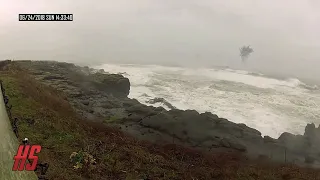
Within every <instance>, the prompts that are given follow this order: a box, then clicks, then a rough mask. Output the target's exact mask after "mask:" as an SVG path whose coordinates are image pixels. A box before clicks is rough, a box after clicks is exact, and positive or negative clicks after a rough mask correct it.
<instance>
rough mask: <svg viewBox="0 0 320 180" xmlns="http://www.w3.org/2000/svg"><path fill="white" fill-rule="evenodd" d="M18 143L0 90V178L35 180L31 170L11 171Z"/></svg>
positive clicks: (5, 179)
mask: <svg viewBox="0 0 320 180" xmlns="http://www.w3.org/2000/svg"><path fill="white" fill-rule="evenodd" d="M18 144H19V142H18V140H17V138H16V136H15V134H14V133H13V131H12V127H11V125H10V121H9V118H8V115H7V112H6V108H5V105H4V102H3V96H2V93H1V91H0V179H1V180H37V179H38V178H37V176H36V174H35V173H34V172H33V171H21V172H19V171H12V166H13V157H14V155H15V154H16V151H17V148H18Z"/></svg>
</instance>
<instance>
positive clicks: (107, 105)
mask: <svg viewBox="0 0 320 180" xmlns="http://www.w3.org/2000/svg"><path fill="white" fill-rule="evenodd" d="M15 63H17V64H19V66H20V67H22V68H24V69H27V70H29V71H30V72H31V74H32V75H33V76H34V77H35V78H36V79H37V80H39V81H40V82H42V83H44V84H47V85H49V86H52V87H54V88H55V89H57V90H60V91H61V92H63V93H64V94H65V95H66V97H67V99H68V101H69V102H70V104H71V105H72V106H73V108H74V109H75V111H76V112H77V113H78V114H79V115H81V116H83V117H85V118H87V119H89V120H93V121H101V123H103V124H107V125H112V126H115V127H118V128H120V129H121V130H122V131H124V132H127V133H129V134H131V135H133V136H135V137H137V138H138V139H141V140H148V141H152V142H169V143H172V142H173V143H176V144H182V145H185V146H191V147H195V148H199V149H202V150H206V151H236V152H240V153H243V154H245V155H247V156H248V157H252V158H262V159H266V160H271V161H274V162H280V163H283V162H287V163H295V164H298V165H307V166H309V167H318V166H319V164H320V143H319V142H320V127H315V125H314V124H308V125H307V126H306V128H305V133H304V134H303V135H293V134H290V133H287V132H284V133H283V134H281V136H280V137H279V138H278V139H273V138H271V137H268V136H265V137H262V136H261V133H260V132H259V131H258V130H256V129H253V128H250V127H248V126H246V125H245V124H236V123H233V122H231V121H229V120H227V119H224V118H220V117H218V116H217V115H215V114H212V113H209V112H206V113H198V112H197V111H195V110H185V111H183V110H179V109H176V108H174V107H171V110H169V111H168V110H166V109H164V108H162V107H152V106H146V105H144V104H141V103H140V102H139V101H137V100H135V99H130V98H128V97H127V96H128V95H129V93H130V81H129V79H127V78H125V77H123V76H122V75H121V74H108V73H106V72H104V71H103V70H95V69H92V68H89V67H79V66H76V65H74V64H70V63H62V62H54V61H50V62H49V61H15ZM160 101H161V102H166V101H165V100H164V99H161V98H159V99H155V100H154V102H153V103H156V102H160ZM167 106H170V104H167Z"/></svg>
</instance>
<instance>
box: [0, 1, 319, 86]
mask: <svg viewBox="0 0 320 180" xmlns="http://www.w3.org/2000/svg"><path fill="white" fill-rule="evenodd" d="M319 10H320V4H319V3H317V1H312V0H310V1H302V0H295V1H288V0H286V1H281V2H279V1H275V0H273V1H268V2H264V1H261V2H256V1H254V0H245V1H242V2H238V1H232V0H227V1H226V0H224V1H222V0H214V1H208V0H201V1H200V0H198V1H195V0H188V1H185V0H184V1H182V0H176V1H168V0H161V1H160V0H155V1H152V2H151V1H147V0H136V1H129V0H119V1H108V0H107V1H102V0H101V1H99V0H97V1H95V3H92V2H91V3H90V2H89V1H82V0H79V1H75V0H65V1H62V0H58V1H54V2H51V1H46V2H44V1H40V0H31V1H28V2H26V1H22V0H11V1H9V0H0V14H1V16H0V25H1V27H2V28H0V37H1V40H2V41H1V43H0V49H1V51H0V59H16V60H18V59H30V60H57V61H66V62H72V63H77V64H85V65H97V64H105V63H130V64H159V65H169V66H170V65H175V66H187V67H210V66H228V67H230V68H235V69H244V70H254V71H259V72H268V73H275V74H283V75H292V76H297V77H302V78H310V79H314V80H316V79H317V80H318V79H319V78H318V77H319V75H320V71H318V67H319V65H320V51H319V48H320V42H319V41H318V39H320V35H319V33H318V32H320V31H319V30H320V11H319ZM20 13H73V14H74V21H72V22H19V21H18V14H20ZM243 45H251V47H252V48H253V49H254V53H252V54H251V55H250V57H249V58H248V60H247V62H246V64H243V63H242V61H241V58H240V56H239V48H240V47H241V46H243Z"/></svg>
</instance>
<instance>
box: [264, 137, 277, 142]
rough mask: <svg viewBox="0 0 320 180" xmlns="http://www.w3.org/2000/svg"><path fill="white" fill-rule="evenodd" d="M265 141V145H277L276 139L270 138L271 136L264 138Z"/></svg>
mask: <svg viewBox="0 0 320 180" xmlns="http://www.w3.org/2000/svg"><path fill="white" fill-rule="evenodd" d="M263 141H264V142H265V143H276V139H273V138H272V137H270V136H264V137H263Z"/></svg>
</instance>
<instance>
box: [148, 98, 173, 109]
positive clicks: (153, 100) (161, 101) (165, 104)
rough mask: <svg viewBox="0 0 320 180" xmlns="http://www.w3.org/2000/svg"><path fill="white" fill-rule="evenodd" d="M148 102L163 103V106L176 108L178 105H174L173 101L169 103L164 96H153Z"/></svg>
mask: <svg viewBox="0 0 320 180" xmlns="http://www.w3.org/2000/svg"><path fill="white" fill-rule="evenodd" d="M146 103H149V104H156V103H161V104H162V105H163V106H166V107H168V108H169V109H176V107H174V106H173V105H172V104H171V103H169V102H168V101H167V100H165V99H164V98H153V99H150V100H148V101H146Z"/></svg>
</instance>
